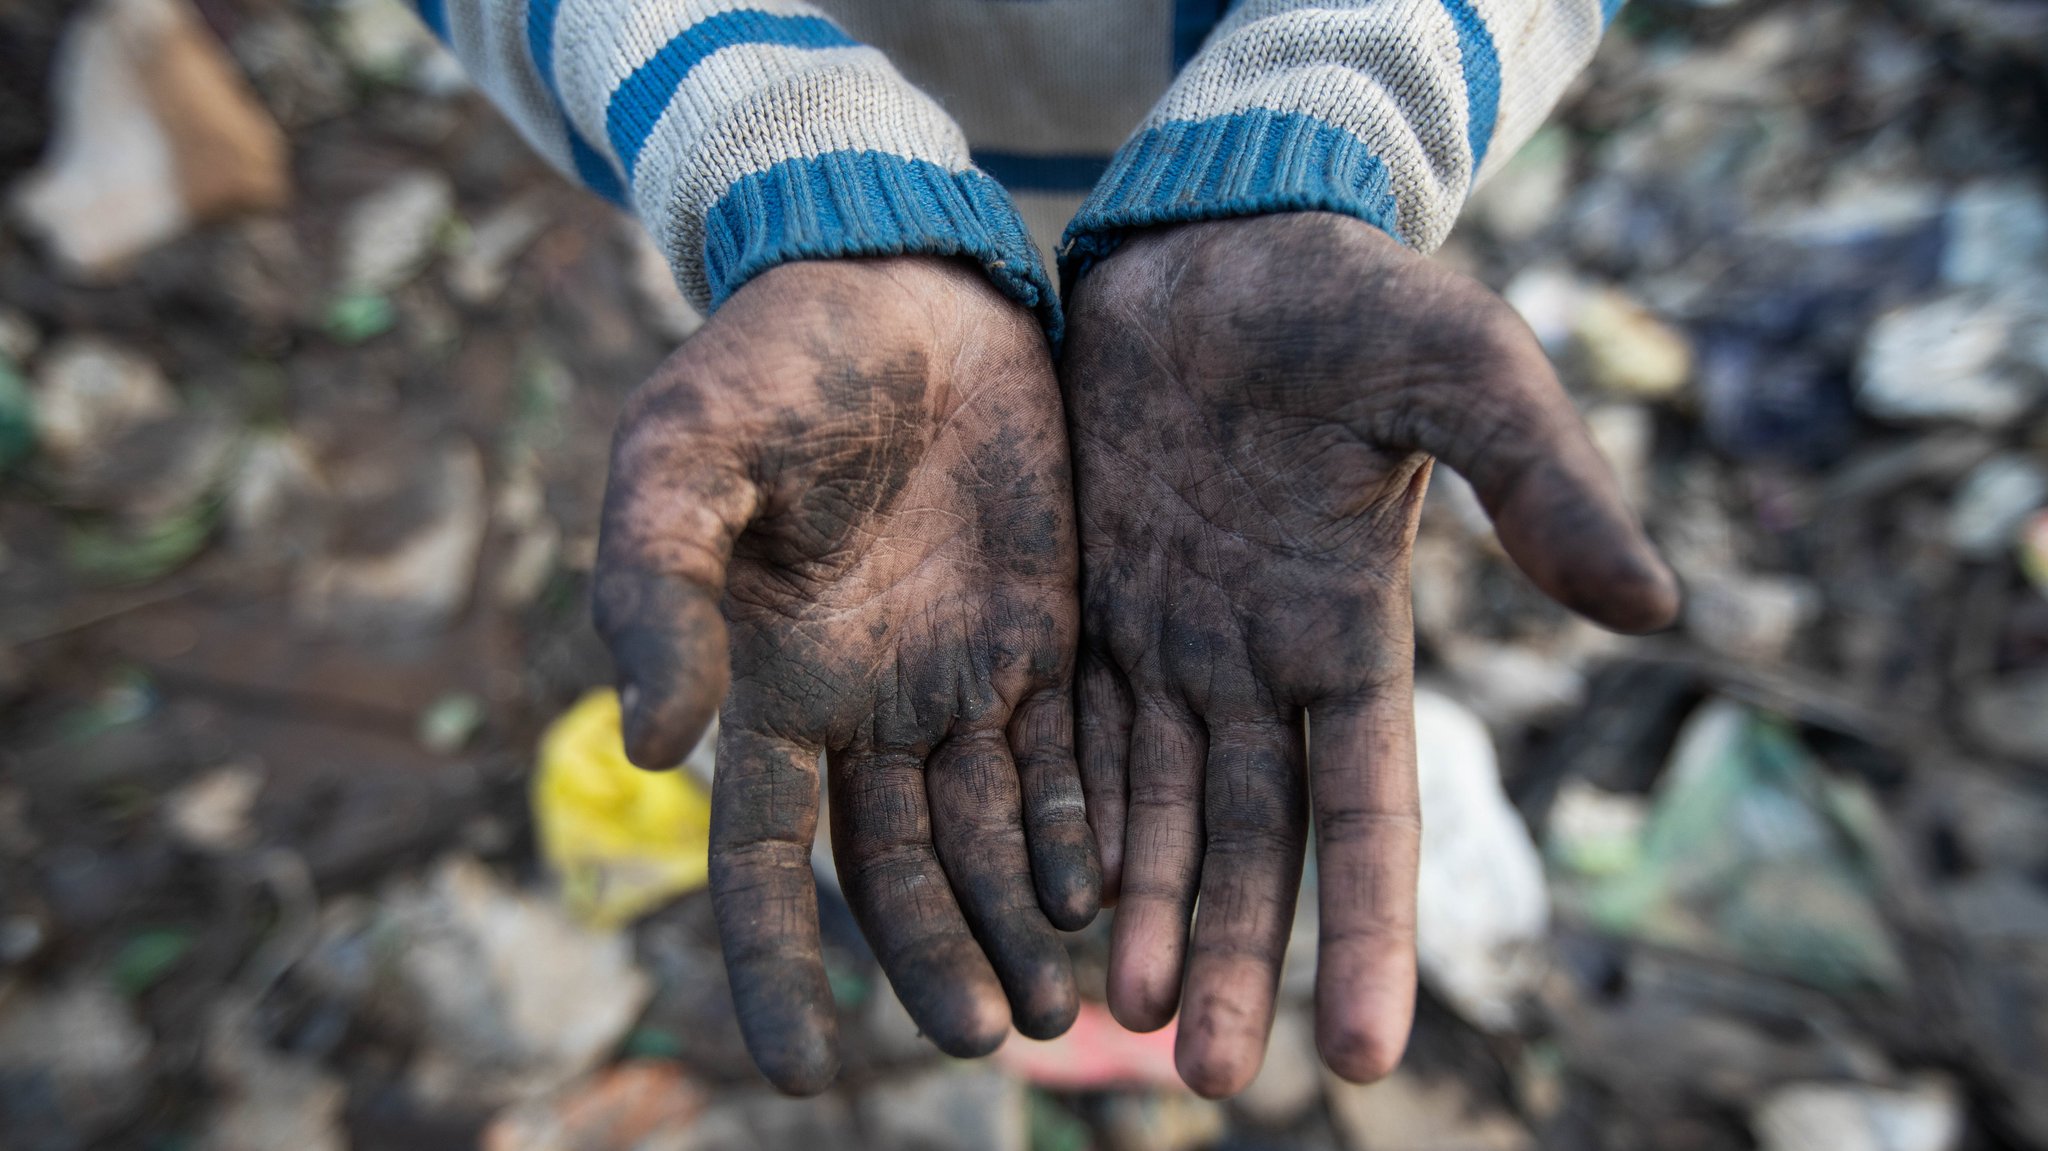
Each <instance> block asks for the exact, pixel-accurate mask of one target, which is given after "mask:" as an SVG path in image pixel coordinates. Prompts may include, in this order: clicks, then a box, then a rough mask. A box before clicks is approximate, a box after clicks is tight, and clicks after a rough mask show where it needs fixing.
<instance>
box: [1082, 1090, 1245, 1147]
mask: <svg viewBox="0 0 2048 1151" xmlns="http://www.w3.org/2000/svg"><path fill="white" fill-rule="evenodd" d="M1102 1125H1103V1127H1104V1128H1105V1129H1106V1131H1107V1134H1108V1136H1109V1145H1110V1147H1112V1148H1114V1151H1199V1149H1200V1148H1204V1147H1211V1146H1214V1145H1215V1144H1216V1143H1217V1142H1218V1141H1219V1140H1220V1139H1222V1137H1223V1133H1224V1130H1225V1128H1226V1113H1225V1111H1224V1109H1223V1105H1222V1104H1220V1103H1212V1102H1210V1101H1209V1100H1207V1099H1202V1098H1199V1097H1197V1096H1194V1095H1190V1094H1188V1093H1187V1092H1186V1091H1185V1090H1180V1091H1172V1092H1153V1093H1147V1094H1137V1093H1126V1094H1121V1095H1112V1096H1110V1098H1109V1102H1108V1107H1107V1113H1106V1114H1105V1115H1104V1116H1103V1122H1102Z"/></svg>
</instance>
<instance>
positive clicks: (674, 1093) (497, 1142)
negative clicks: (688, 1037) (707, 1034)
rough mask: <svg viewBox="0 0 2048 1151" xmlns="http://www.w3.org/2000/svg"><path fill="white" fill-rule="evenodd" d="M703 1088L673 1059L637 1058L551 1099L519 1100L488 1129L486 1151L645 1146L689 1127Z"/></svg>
mask: <svg viewBox="0 0 2048 1151" xmlns="http://www.w3.org/2000/svg"><path fill="white" fill-rule="evenodd" d="M705 1103H706V1096H705V1093H704V1089H703V1088H702V1087H700V1086H698V1085H697V1084H696V1083H694V1082H692V1081H691V1080H690V1078H689V1077H688V1076H686V1075H684V1074H683V1072H682V1070H681V1069H680V1068H678V1067H677V1066H676V1065H675V1064H673V1063H664V1062H660V1061H658V1060H652V1059H635V1060H629V1061H627V1062H624V1063H621V1064H619V1065H617V1066H616V1067H610V1068H606V1069H605V1070H603V1071H600V1072H598V1073H597V1074H596V1075H594V1076H592V1077H591V1078H590V1079H588V1080H584V1081H582V1082H578V1083H576V1084H573V1085H571V1086H570V1087H568V1088H565V1089H564V1090H562V1091H560V1092H557V1093H555V1094H554V1095H551V1096H549V1097H547V1098H543V1099H534V1100H530V1101H528V1102H525V1103H519V1104H516V1105H514V1106H512V1107H510V1108H508V1109H507V1110H505V1111H503V1112H501V1113H500V1114H499V1115H498V1116H497V1118H495V1119H493V1120H491V1125H490V1126H489V1127H487V1128H485V1129H484V1135H483V1139H482V1141H481V1145H482V1149H483V1151H642V1149H647V1148H651V1147H655V1146H667V1144H666V1142H662V1141H660V1140H659V1139H658V1138H657V1137H661V1136H674V1135H677V1134H679V1133H681V1132H683V1131H684V1130H686V1129H687V1128H688V1127H689V1126H690V1124H691V1123H692V1122H693V1121H694V1120H695V1119H696V1118H697V1116H698V1115H699V1114H700V1113H702V1112H703V1110H704V1106H705Z"/></svg>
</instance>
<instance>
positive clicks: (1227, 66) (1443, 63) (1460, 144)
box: [1147, 0, 1472, 251]
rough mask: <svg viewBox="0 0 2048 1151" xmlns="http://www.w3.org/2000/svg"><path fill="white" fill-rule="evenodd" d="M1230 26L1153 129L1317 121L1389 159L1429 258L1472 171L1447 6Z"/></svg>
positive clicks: (1399, 5)
mask: <svg viewBox="0 0 2048 1151" xmlns="http://www.w3.org/2000/svg"><path fill="white" fill-rule="evenodd" d="M1247 7H1250V5H1247ZM1264 7H1266V8H1274V7H1280V5H1276V4H1270V3H1269V4H1267V5H1265V6H1264ZM1231 27H1232V30H1231V31H1230V32H1228V33H1226V34H1224V35H1221V36H1215V37H1212V38H1211V39H1210V41H1209V44H1208V46H1207V47H1205V48H1204V49H1203V51H1202V52H1201V54H1200V55H1198V56H1197V57H1196V58H1195V59H1194V61H1192V62H1191V63H1190V64H1189V65H1188V68H1187V70H1186V71H1185V72H1183V73H1182V75H1181V78H1180V79H1179V80H1178V81H1176V82H1175V84H1174V86H1173V89H1172V91H1170V92H1169V93H1168V94H1167V96H1166V98H1165V99H1164V100H1162V101H1161V102H1160V104H1159V107H1158V108H1157V109H1155V110H1154V112H1153V114H1152V116H1151V118H1150V119H1148V120H1147V125H1148V126H1152V125H1156V124H1159V123H1162V122H1165V121H1168V120H1203V119H1208V118H1210V117H1214V116H1223V115H1230V114H1233V113H1238V112H1246V111H1250V110H1253V109H1265V110H1269V111H1274V112H1293V113H1300V114H1302V115H1307V116H1313V117H1315V118H1317V119H1319V120H1322V121H1324V122H1326V123H1329V124H1331V125H1334V126H1336V127H1338V128H1342V129H1344V130H1345V131H1347V132H1350V133H1351V134H1352V135H1354V136H1356V137H1358V138H1359V140H1361V141H1362V142H1363V143H1364V144H1365V145H1366V147H1367V148H1369V149H1371V150H1372V152H1373V154H1374V155H1376V156H1378V157H1379V158H1380V160H1381V162H1382V163H1384V164H1386V166H1387V168H1388V172H1389V175H1390V176H1391V177H1392V181H1393V191H1394V201H1395V206H1396V208H1397V209H1398V211H1399V213H1400V217H1399V227H1400V230H1401V233H1402V236H1403V237H1404V238H1405V239H1407V240H1408V242H1409V243H1411V244H1413V245H1415V246H1416V247H1418V248H1420V249H1422V250H1424V251H1428V250H1431V249H1434V248H1435V247H1436V246H1437V245H1438V244H1440V243H1442V242H1443V238H1444V236H1445V235H1447V234H1448V233H1449V231H1450V226H1451V224H1452V223H1453V222H1454V221H1455V220H1456V218H1457V214H1458V208H1459V206H1460V205H1461V204H1462V203H1463V201H1464V197H1465V191H1466V188H1467V187H1468V186H1469V185H1470V183H1471V179H1470V177H1471V172H1472V155H1471V147H1470V143H1469V140H1468V134H1467V130H1466V115H1467V105H1466V99H1465V76H1464V69H1463V67H1462V65H1461V63H1460V57H1459V52H1458V39H1457V29H1456V28H1455V27H1454V26H1453V24H1452V23H1451V20H1450V17H1449V16H1448V15H1447V14H1446V13H1445V11H1444V9H1443V6H1442V4H1441V3H1439V2H1438V0H1392V2H1389V0H1381V2H1379V3H1376V4H1373V5H1371V6H1370V7H1368V8H1355V9H1350V10H1341V11H1332V10H1330V9H1329V8H1327V7H1323V8H1318V9H1311V10H1295V11H1282V12H1279V13H1277V14H1275V15H1272V16H1269V17H1267V18H1265V19H1263V20H1244V21H1242V22H1238V23H1235V24H1233V25H1232V26H1231Z"/></svg>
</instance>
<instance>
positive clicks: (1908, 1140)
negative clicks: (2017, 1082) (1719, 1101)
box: [1752, 1079, 1963, 1151]
mask: <svg viewBox="0 0 2048 1151" xmlns="http://www.w3.org/2000/svg"><path fill="white" fill-rule="evenodd" d="M1752 1122H1753V1124H1754V1126H1755V1127H1756V1131H1757V1140H1758V1143H1759V1145H1760V1146H1761V1147H1762V1148H1763V1151H1823V1149H1825V1151H1954V1149H1955V1147H1956V1146H1957V1144H1958V1143H1959V1142H1960V1141H1961V1139H1962V1134H1963V1115H1962V1101H1961V1100H1960V1099H1958V1098H1957V1097H1956V1091H1955V1087H1954V1086H1953V1085H1952V1084H1949V1083H1947V1082H1945V1081H1943V1080H1939V1079H1932V1080H1927V1081H1924V1082H1921V1083H1918V1084H1915V1085H1913V1086H1911V1087H1908V1088H1906V1089H1904V1090H1897V1089H1887V1088H1882V1087H1872V1086H1867V1085H1864V1084H1858V1083H1800V1084H1794V1085H1792V1086H1789V1087H1783V1088H1780V1089H1779V1090H1777V1091H1775V1092H1773V1093H1772V1094H1771V1097H1770V1098H1769V1099H1766V1100H1764V1102H1763V1105H1762V1106H1761V1107H1759V1108H1758V1109H1757V1112H1756V1116H1755V1118H1754V1120H1753V1121H1752Z"/></svg>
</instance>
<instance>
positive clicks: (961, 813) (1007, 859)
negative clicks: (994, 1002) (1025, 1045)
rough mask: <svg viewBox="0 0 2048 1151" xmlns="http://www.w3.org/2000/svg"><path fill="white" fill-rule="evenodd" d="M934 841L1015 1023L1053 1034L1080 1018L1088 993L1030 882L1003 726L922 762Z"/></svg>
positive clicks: (964, 738) (955, 741)
mask: <svg viewBox="0 0 2048 1151" xmlns="http://www.w3.org/2000/svg"><path fill="white" fill-rule="evenodd" d="M925 786H926V789H927V790H928V792H929V793H930V797H931V810H932V827H933V842H934V843H935V844H936V845H937V847H938V852H939V861H940V862H941V863H943V864H944V865H945V868H946V876H947V878H949V879H950V880H951V881H952V885H953V892H954V895H955V897H956V898H958V899H959V901H960V909H961V910H962V911H963V912H965V913H966V916H967V923H968V925H969V926H970V927H972V928H973V930H974V936H975V938H976V939H978V940H980V942H981V946H982V950H983V951H984V952H986V953H987V955H988V959H989V962H990V963H991V964H993V965H994V967H995V971H996V976H997V978H998V979H1000V980H1001V981H1002V985H1003V989H1004V991H1005V992H1007V993H1008V996H1009V1000H1010V1009H1011V1016H1012V1018H1014V1020H1015V1022H1016V1024H1017V1030H1019V1031H1021V1032H1023V1033H1024V1034H1025V1035H1028V1036H1030V1037H1031V1038H1033V1039H1051V1038H1053V1037H1054V1036H1057V1035H1059V1034H1060V1033H1062V1032H1064V1031H1065V1030H1066V1029H1067V1028H1068V1027H1070V1026H1072V1025H1073V1022H1074V1016H1075V1014H1076V1013H1077V1012H1078V1011H1079V1010H1080V1007H1081V999H1080V995H1079V993H1078V992H1076V991H1075V989H1074V972H1073V966H1072V963H1071V962H1070V961H1069V960H1068V958H1067V949H1066V945H1065V944H1064V943H1062V942H1061V941H1060V937H1059V935H1058V934H1057V933H1056V932H1054V931H1053V929H1052V925H1051V924H1050V923H1047V922H1046V919H1045V915H1044V913H1043V912H1041V911H1040V910H1039V907H1038V899H1037V896H1036V894H1035V893H1034V891H1033V888H1032V876H1031V857H1030V854H1029V852H1028V851H1027V850H1026V848H1025V835H1024V822H1023V815H1024V813H1023V811H1022V807H1021V803H1020V797H1019V794H1018V787H1017V769H1016V767H1015V766H1014V765H1013V764H1012V763H1011V761H1010V749H1009V747H1008V746H1007V745H1006V744H1005V743H1004V740H1003V734H1002V732H1000V731H981V732H964V733H960V734H957V735H954V736H952V737H951V738H949V739H947V740H946V742H944V743H942V744H940V745H939V747H938V750H937V751H936V752H934V753H933V755H932V759H931V763H930V765H929V766H928V767H927V769H926V771H925Z"/></svg>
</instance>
